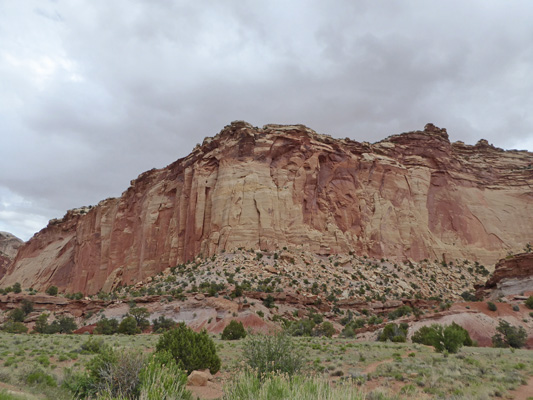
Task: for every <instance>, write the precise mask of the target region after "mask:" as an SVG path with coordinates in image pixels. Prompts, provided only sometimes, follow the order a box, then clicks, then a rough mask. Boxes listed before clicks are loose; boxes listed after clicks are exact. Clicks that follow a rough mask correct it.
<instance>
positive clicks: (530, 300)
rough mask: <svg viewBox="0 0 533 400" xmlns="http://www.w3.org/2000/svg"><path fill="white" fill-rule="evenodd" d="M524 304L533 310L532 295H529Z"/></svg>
mask: <svg viewBox="0 0 533 400" xmlns="http://www.w3.org/2000/svg"><path fill="white" fill-rule="evenodd" d="M524 304H525V305H526V307H527V308H529V309H530V310H533V296H529V297H528V298H527V300H526V302H525V303H524Z"/></svg>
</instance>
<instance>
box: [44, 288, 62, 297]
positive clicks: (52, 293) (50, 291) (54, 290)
mask: <svg viewBox="0 0 533 400" xmlns="http://www.w3.org/2000/svg"><path fill="white" fill-rule="evenodd" d="M58 292H59V290H58V289H57V286H50V287H49V288H48V289H46V294H48V295H50V296H57V293H58Z"/></svg>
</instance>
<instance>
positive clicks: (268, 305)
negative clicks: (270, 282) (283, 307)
mask: <svg viewBox="0 0 533 400" xmlns="http://www.w3.org/2000/svg"><path fill="white" fill-rule="evenodd" d="M274 301H275V299H274V297H272V295H270V294H269V295H268V296H267V297H266V298H265V299H264V300H263V305H264V306H265V307H266V308H272V307H274Z"/></svg>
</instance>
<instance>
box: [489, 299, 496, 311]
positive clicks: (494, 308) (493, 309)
mask: <svg viewBox="0 0 533 400" xmlns="http://www.w3.org/2000/svg"><path fill="white" fill-rule="evenodd" d="M487 307H488V308H489V310H490V311H496V310H498V307H496V304H494V303H493V302H492V301H489V302H487Z"/></svg>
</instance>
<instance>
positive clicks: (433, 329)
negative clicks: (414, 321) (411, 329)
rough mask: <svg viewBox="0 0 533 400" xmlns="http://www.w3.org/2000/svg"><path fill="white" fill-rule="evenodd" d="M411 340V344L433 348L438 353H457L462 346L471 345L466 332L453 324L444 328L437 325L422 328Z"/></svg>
mask: <svg viewBox="0 0 533 400" xmlns="http://www.w3.org/2000/svg"><path fill="white" fill-rule="evenodd" d="M411 340H412V341H413V343H420V344H425V345H427V346H433V347H434V348H435V350H436V351H438V352H439V353H442V352H443V351H444V350H446V351H448V352H449V353H457V351H458V350H459V349H460V348H461V347H462V346H472V345H473V342H472V339H471V338H470V335H469V333H468V331H467V330H466V329H464V328H463V327H461V326H459V325H457V324H456V323H455V322H453V323H452V324H451V325H448V326H446V327H443V326H442V325H439V324H433V325H431V326H423V327H422V328H420V329H419V330H418V331H416V332H415V333H414V334H413V337H412V338H411Z"/></svg>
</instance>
